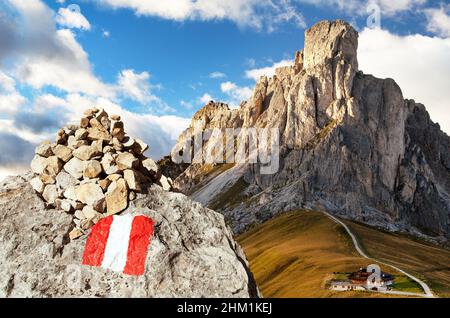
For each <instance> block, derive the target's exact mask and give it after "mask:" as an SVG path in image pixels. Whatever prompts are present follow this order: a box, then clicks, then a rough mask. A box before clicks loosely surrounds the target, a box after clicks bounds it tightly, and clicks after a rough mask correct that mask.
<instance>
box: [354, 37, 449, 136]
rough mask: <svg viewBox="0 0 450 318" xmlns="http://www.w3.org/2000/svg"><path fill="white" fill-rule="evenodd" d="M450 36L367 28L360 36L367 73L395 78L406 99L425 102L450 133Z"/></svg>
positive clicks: (433, 115)
mask: <svg viewBox="0 0 450 318" xmlns="http://www.w3.org/2000/svg"><path fill="white" fill-rule="evenodd" d="M449 52H450V39H441V38H437V37H428V36H423V35H419V34H415V35H408V36H398V35H395V34H392V33H390V32H389V31H385V30H379V29H378V30H371V29H365V30H363V32H361V33H360V37H359V53H358V57H359V67H360V69H361V70H362V71H364V73H366V74H373V75H375V76H377V77H381V78H386V77H389V78H393V79H395V81H396V82H397V83H398V84H399V86H400V87H401V88H402V90H403V95H404V97H405V98H410V99H414V100H415V101H416V102H420V103H423V104H424V105H425V106H426V108H427V110H428V112H429V113H430V115H431V118H432V119H433V120H434V121H435V122H439V124H440V125H441V128H442V129H443V130H444V131H446V132H447V133H449V134H450V116H449V115H448V114H449V101H450V90H449V87H450V76H449V74H450V59H449Z"/></svg>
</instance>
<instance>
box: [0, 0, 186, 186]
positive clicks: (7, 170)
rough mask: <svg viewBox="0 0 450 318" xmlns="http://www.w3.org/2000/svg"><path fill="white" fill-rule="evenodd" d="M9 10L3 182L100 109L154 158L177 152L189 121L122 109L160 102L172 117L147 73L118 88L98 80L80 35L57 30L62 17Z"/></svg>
mask: <svg viewBox="0 0 450 318" xmlns="http://www.w3.org/2000/svg"><path fill="white" fill-rule="evenodd" d="M7 4H8V6H7V8H8V10H2V11H1V13H0V38H1V39H2V40H1V41H2V45H1V46H0V63H2V62H4V61H5V60H6V59H7V60H8V63H3V65H2V64H0V65H2V66H1V68H0V111H1V116H0V178H3V177H4V176H5V175H9V174H11V173H16V172H18V171H23V169H27V168H28V166H29V162H30V161H31V159H32V156H33V149H34V147H35V146H36V145H37V144H38V143H40V142H42V141H43V140H53V139H54V138H55V133H56V130H57V129H58V128H60V127H62V126H64V125H66V124H68V123H77V122H78V120H79V118H81V116H82V114H83V111H84V110H85V109H87V108H91V107H93V106H94V105H95V106H98V107H104V108H105V109H106V110H107V111H108V112H110V113H117V114H119V115H121V117H122V118H123V120H124V122H125V125H126V129H127V131H128V132H129V133H130V135H133V136H136V137H140V138H142V139H143V140H144V141H145V142H147V143H148V144H149V145H150V146H151V147H150V150H149V152H148V154H149V155H150V156H152V157H153V158H155V159H158V158H160V157H162V156H163V155H166V154H168V153H169V152H170V149H171V147H172V146H173V144H174V143H175V139H176V138H177V137H178V135H179V133H181V131H182V130H184V129H185V128H186V127H187V126H188V123H189V121H190V120H189V119H186V118H182V117H177V116H167V115H164V116H161V115H155V114H152V113H150V112H149V110H150V109H151V108H150V107H148V108H147V109H146V110H145V112H141V113H134V112H131V111H129V110H127V109H124V108H123V107H122V106H120V104H119V103H120V102H121V99H122V98H126V99H130V100H134V101H137V102H139V103H145V104H148V103H152V102H153V101H155V103H156V106H158V111H159V113H161V112H165V111H172V110H171V109H170V107H169V106H168V105H166V104H165V103H164V102H162V101H161V100H160V99H159V98H158V97H157V96H155V95H153V94H152V88H155V87H156V86H157V85H152V84H150V82H149V79H150V74H149V73H148V72H141V73H139V72H136V71H134V70H131V69H126V70H123V71H121V72H120V73H119V75H118V78H117V82H116V83H112V84H107V83H104V82H103V81H102V80H101V79H99V78H97V76H96V75H95V74H94V72H93V69H92V66H91V63H90V61H89V56H88V54H87V53H86V52H85V50H84V49H83V47H82V46H81V45H80V43H79V42H78V41H77V39H76V35H75V33H74V32H73V31H71V30H70V29H67V28H64V29H58V27H57V24H56V20H57V19H58V17H60V16H61V12H62V11H60V14H59V15H56V14H55V12H54V11H52V10H51V9H50V8H49V7H48V6H46V5H45V4H44V3H43V2H42V1H40V0H7ZM4 5H5V3H2V4H0V7H2V8H3V7H4ZM59 22H60V23H61V21H59ZM74 23H75V22H74ZM66 27H69V25H66ZM72 27H75V26H74V25H72ZM80 27H82V26H81V25H80ZM82 28H83V27H82ZM84 28H85V29H86V24H85V26H84ZM4 65H8V67H9V69H8V71H6V70H5V69H3V67H4ZM19 84H20V86H21V87H22V86H24V87H27V88H29V87H31V88H34V89H36V90H35V91H34V93H33V94H32V97H31V98H30V100H28V99H27V98H25V97H24V96H22V95H21V93H20V92H19V90H18V89H17V87H18V85H19ZM48 87H53V88H57V89H58V94H57V95H53V94H48V93H46V91H47V90H46V89H47V88H48ZM12 147H13V148H12Z"/></svg>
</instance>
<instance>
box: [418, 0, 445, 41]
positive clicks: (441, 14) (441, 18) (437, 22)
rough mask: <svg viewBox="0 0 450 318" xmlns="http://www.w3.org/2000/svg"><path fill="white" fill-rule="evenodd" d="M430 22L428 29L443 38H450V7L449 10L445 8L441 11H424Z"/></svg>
mask: <svg viewBox="0 0 450 318" xmlns="http://www.w3.org/2000/svg"><path fill="white" fill-rule="evenodd" d="M424 12H425V15H426V17H427V20H428V24H427V29H428V31H430V32H434V33H436V34H438V35H440V36H442V37H447V38H448V37H450V14H449V13H448V12H450V5H448V6H447V10H446V8H445V7H444V6H442V7H441V8H440V9H426V10H424Z"/></svg>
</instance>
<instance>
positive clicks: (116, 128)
mask: <svg viewBox="0 0 450 318" xmlns="http://www.w3.org/2000/svg"><path fill="white" fill-rule="evenodd" d="M111 135H112V136H113V137H114V138H117V140H118V141H120V142H122V141H123V140H124V138H125V131H124V128H123V122H121V121H117V122H115V123H113V125H112V129H111Z"/></svg>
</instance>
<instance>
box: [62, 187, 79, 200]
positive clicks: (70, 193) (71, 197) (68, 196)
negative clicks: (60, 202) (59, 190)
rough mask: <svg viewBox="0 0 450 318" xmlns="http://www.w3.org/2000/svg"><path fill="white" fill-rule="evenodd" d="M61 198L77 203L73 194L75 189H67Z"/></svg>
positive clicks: (75, 195)
mask: <svg viewBox="0 0 450 318" xmlns="http://www.w3.org/2000/svg"><path fill="white" fill-rule="evenodd" d="M63 196H64V197H65V198H66V199H69V200H73V201H77V194H76V192H75V187H69V188H67V190H66V191H64V193H63Z"/></svg>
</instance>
